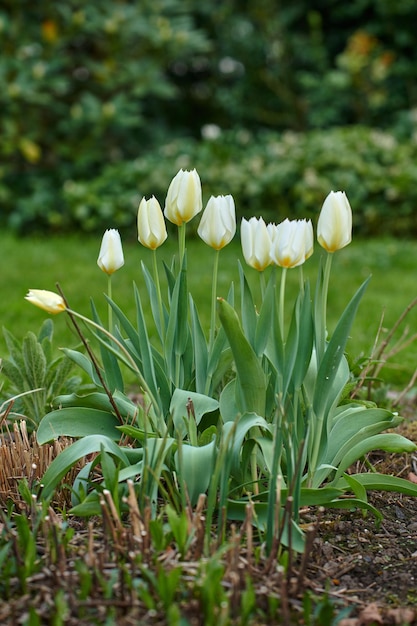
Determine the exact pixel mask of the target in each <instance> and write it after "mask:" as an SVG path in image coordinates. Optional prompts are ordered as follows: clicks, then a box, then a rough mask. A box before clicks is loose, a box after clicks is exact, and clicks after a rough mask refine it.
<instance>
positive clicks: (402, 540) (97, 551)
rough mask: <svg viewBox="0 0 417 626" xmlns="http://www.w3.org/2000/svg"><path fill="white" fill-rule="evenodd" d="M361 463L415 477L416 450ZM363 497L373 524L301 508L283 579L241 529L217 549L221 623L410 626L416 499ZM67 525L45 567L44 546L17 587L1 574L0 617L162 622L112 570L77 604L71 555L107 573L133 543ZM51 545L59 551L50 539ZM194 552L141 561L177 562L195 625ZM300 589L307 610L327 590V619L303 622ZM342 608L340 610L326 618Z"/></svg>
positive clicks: (200, 622) (199, 621) (185, 608)
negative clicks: (295, 549)
mask: <svg viewBox="0 0 417 626" xmlns="http://www.w3.org/2000/svg"><path fill="white" fill-rule="evenodd" d="M416 427H417V422H411V421H408V422H407V423H406V424H405V426H404V427H403V434H405V435H406V436H408V437H409V438H410V439H413V440H414V441H417V428H416ZM369 462H370V463H371V464H372V466H373V467H374V468H375V469H376V470H377V471H378V472H380V473H386V474H390V475H395V476H401V477H403V478H407V479H409V480H411V481H413V482H417V455H398V454H397V455H389V454H384V453H380V454H378V453H377V454H374V455H373V456H371V457H368V459H367V467H368V469H369ZM352 469H353V471H354V472H357V471H364V469H365V468H364V467H361V466H360V465H359V464H358V466H357V467H355V468H352ZM369 501H370V502H371V503H372V504H373V505H374V506H375V507H376V508H377V509H378V510H379V511H380V512H381V513H382V515H383V520H382V522H380V523H378V522H377V521H376V520H375V518H374V517H373V515H372V513H370V512H367V513H366V514H364V512H363V511H341V510H330V509H328V510H326V511H325V512H324V513H322V514H321V513H320V512H318V511H316V510H315V509H309V510H305V511H304V512H303V523H305V524H306V525H307V526H313V527H314V526H315V529H316V534H315V538H314V541H313V543H312V549H311V552H310V554H309V559H308V562H307V563H306V566H305V568H303V565H302V563H301V560H297V559H295V558H294V562H293V564H292V574H291V576H292V577H289V578H285V580H284V579H283V574H282V570H280V569H279V568H277V567H276V564H272V566H270V567H267V566H266V564H265V561H262V559H261V560H260V561H259V560H258V561H256V560H255V559H254V558H253V555H252V556H250V555H248V553H247V551H246V545H247V537H245V536H244V535H243V536H242V538H241V539H242V540H241V541H240V542H238V543H237V544H235V548H233V549H232V550H231V552H230V553H229V554H228V555H227V554H226V555H225V556H224V557H223V558H224V562H225V563H226V569H225V577H224V580H223V584H224V587H225V589H226V590H227V591H228V593H229V598H230V602H231V606H232V616H231V617H230V619H227V620H226V621H221V620H220V613H219V620H218V622H217V623H218V624H220V623H222V624H225V625H226V624H230V625H232V624H233V625H236V626H237V625H241V624H242V625H243V624H250V625H253V626H255V625H256V626H262V625H264V624H265V625H268V626H270V625H274V624H277V625H278V624H284V625H287V624H288V625H290V624H310V625H311V626H323V625H324V624H325V625H327V624H328V625H329V626H330V625H332V624H336V623H337V624H338V626H371V625H374V624H375V625H379V624H398V625H402V626H406V625H409V626H411V625H413V624H415V625H417V498H413V497H406V496H404V495H400V494H396V493H393V492H391V493H379V492H371V493H370V494H369ZM73 524H74V529H75V534H74V537H73V539H72V540H71V542H70V545H69V546H68V547H67V548H66V550H64V551H63V555H62V558H59V559H58V560H56V557H54V558H55V562H54V564H52V565H51V562H52V556H53V555H49V556H48V554H46V552H47V551H46V552H45V555H44V556H43V557H41V558H44V559H45V565H44V567H43V569H42V571H41V572H39V573H38V574H36V575H35V576H33V577H32V578H30V579H28V580H27V585H26V589H25V590H24V591H22V590H21V592H19V585H18V584H17V581H13V580H11V581H10V594H9V597H8V598H7V600H2V599H0V623H1V624H5V625H13V626H14V625H15V624H50V623H51V624H52V623H53V624H66V625H68V626H73V625H74V626H75V625H77V626H79V625H81V624H83V625H90V624H109V623H114V624H120V625H121V626H128V625H129V624H144V625H145V626H147V625H154V624H161V625H168V624H169V623H170V622H169V620H168V621H167V617H166V614H165V612H164V610H163V609H162V608H160V609H158V610H157V611H155V610H152V611H150V610H148V609H147V608H146V607H145V606H144V604H143V602H142V601H141V600H138V599H137V598H135V599H134V600H133V599H132V595H131V594H130V592H128V594H127V595H128V597H126V589H125V588H124V584H123V581H122V580H121V579H120V577H119V578H117V577H116V578H117V580H115V585H114V589H113V595H112V597H111V599H106V598H105V594H104V593H102V592H100V591H99V590H98V588H97V589H94V588H93V589H92V590H91V593H90V596H89V597H86V598H85V599H84V601H83V603H81V604H80V597H79V595H77V591H76V590H77V589H78V588H79V585H80V576H81V575H82V573H80V570H79V568H78V570H77V568H76V567H75V566H74V563H75V561H76V559H77V558H78V559H79V557H81V558H82V559H84V560H85V562H86V566H87V567H88V563H89V560H90V561H91V560H92V559H93V560H95V566H97V565H98V564H99V565H100V567H99V569H101V570H102V572H103V574H105V576H106V577H108V578H109V579H110V578H111V571H112V569H113V571H114V569H115V567H117V563H118V562H120V558H123V559H126V558H127V557H126V555H129V554H132V553H133V552H134V550H135V546H134V542H133V537H132V535H133V533H132V532H131V531H130V532H127V534H126V536H124V537H119V539H120V545H119V546H117V545H115V542H114V541H112V539H111V533H109V532H108V529H107V534H106V532H103V528H102V524H101V522H100V520H98V521H97V524H95V525H94V531H93V533H92V532H90V531H91V529H92V522H91V521H90V522H84V521H81V522H80V521H79V520H78V521H77V520H73ZM113 539H114V537H113ZM57 550H58V552H59V548H58V546H57ZM65 552H66V553H65ZM40 553H41V554H42V546H41V547H40ZM199 558H200V557H199V556H198V555H196V553H195V552H194V553H193V554H192V555H191V556H190V558H189V560H188V562H187V561H186V562H184V561H181V559H180V555H179V554H178V553H176V552H175V550H174V549H172V551H167V552H166V553H165V554H163V555H160V556H158V557H157V559H154V560H153V561H152V558H150V559H149V567H150V568H151V569H152V568H154V567H155V561H158V563H159V564H163V566H164V567H166V568H168V569H169V568H172V567H175V566H177V565H181V567H182V568H183V574H184V576H183V580H185V581H186V582H185V583H182V584H183V585H184V584H185V585H187V584H189V585H191V586H190V587H188V591H189V594H188V599H187V594H185V595H183V599H182V600H181V601H180V606H181V613H182V616H183V618H184V619H182V620H181V622H178V623H181V624H189V625H190V626H204V625H205V622H204V619H203V618H201V615H199V614H200V611H199V596H198V593H197V595H196V594H195V592H194V591H192V585H193V583H192V582H189V583H187V581H193V580H195V577H196V576H197V574H196V573H197V571H198V566H199V565H198V563H199ZM48 559H49V560H48ZM132 563H133V561H132ZM90 565H91V563H90ZM145 566H146V567H147V564H146V563H145ZM132 567H133V566H132ZM131 573H132V574H133V572H131ZM248 573H250V575H251V578H252V581H253V585H254V588H255V592H256V602H257V605H258V607H259V611H258V612H257V616H256V617H254V618H251V617H248V619H246V620H245V621H241V619H240V615H239V613H240V607H241V598H242V591H243V590H244V587H245V581H246V575H247V574H248ZM57 593H58V594H61V596H59V602H60V603H61V604H62V611H63V613H62V620H61V621H60V618H59V617H57V615H56V613H54V611H55V612H56V609H57V606H58V604H59V602H58V601H57V597H58V596H57ZM306 593H308V594H311V597H312V598H313V599H314V600H313V608H314V606H315V604H316V603H317V601H318V600H319V599H320V598H322V597H326V596H327V598H328V600H329V601H330V602H331V603H332V605H333V617H330V618H326V620H324V618H323V620H322V618H320V617H313V616H311V618H310V620H306V619H305V609H303V598H305V596H306ZM271 598H274V599H275V600H276V604H277V609H276V613H275V615H272V616H271V614H269V615H268V610H269V611H270V606H271ZM57 602H58V604H57ZM233 604H234V606H235V608H234V609H233ZM110 609H112V610H113V611H114V620H113V621H111V622H109V621H108V619H109V610H110ZM344 609H345V610H346V611H345V615H344V616H343V617H342V618H341V619H339V620H336V621H332V619H333V618H335V617H337V616H338V615H339V616H340V614H341V613H342V612H343V610H344ZM262 612H263V613H262ZM262 614H264V615H265V619H264V618H263V617H262ZM36 619H38V621H36ZM57 620H58V621H57ZM210 623H213V624H214V623H216V622H214V621H212V622H210Z"/></svg>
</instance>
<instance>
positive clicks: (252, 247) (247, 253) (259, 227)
mask: <svg viewBox="0 0 417 626" xmlns="http://www.w3.org/2000/svg"><path fill="white" fill-rule="evenodd" d="M240 238H241V243H242V252H243V256H244V258H245V261H246V263H247V264H248V265H250V266H251V267H253V268H255V269H256V270H258V272H262V271H263V270H264V269H265V268H266V267H268V265H270V264H271V262H272V259H271V246H272V242H271V230H269V231H268V228H267V226H266V224H265V222H264V220H263V219H262V217H260V218H259V219H257V218H256V217H251V218H250V220H249V221H248V220H245V218H243V219H242V225H241V229H240Z"/></svg>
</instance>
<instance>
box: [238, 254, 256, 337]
mask: <svg viewBox="0 0 417 626" xmlns="http://www.w3.org/2000/svg"><path fill="white" fill-rule="evenodd" d="M238 265H239V276H240V293H241V305H240V306H241V315H242V328H243V332H244V333H245V336H246V338H247V340H248V341H249V343H250V345H251V346H252V347H254V346H255V332H256V326H257V316H256V308H255V303H254V301H253V298H252V292H251V290H250V287H249V284H248V281H247V279H246V276H245V273H244V271H243V268H242V265H241V263H240V262H239V263H238Z"/></svg>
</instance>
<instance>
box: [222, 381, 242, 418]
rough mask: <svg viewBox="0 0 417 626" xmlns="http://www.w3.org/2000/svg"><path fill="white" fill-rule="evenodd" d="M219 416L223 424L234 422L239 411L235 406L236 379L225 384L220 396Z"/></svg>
mask: <svg viewBox="0 0 417 626" xmlns="http://www.w3.org/2000/svg"><path fill="white" fill-rule="evenodd" d="M219 407H220V415H221V417H222V420H223V422H234V421H235V419H236V418H237V416H238V415H239V413H240V411H239V409H238V406H237V404H236V379H233V380H231V381H229V382H228V383H227V385H226V386H225V387H224V388H223V390H222V392H221V394H220V403H219Z"/></svg>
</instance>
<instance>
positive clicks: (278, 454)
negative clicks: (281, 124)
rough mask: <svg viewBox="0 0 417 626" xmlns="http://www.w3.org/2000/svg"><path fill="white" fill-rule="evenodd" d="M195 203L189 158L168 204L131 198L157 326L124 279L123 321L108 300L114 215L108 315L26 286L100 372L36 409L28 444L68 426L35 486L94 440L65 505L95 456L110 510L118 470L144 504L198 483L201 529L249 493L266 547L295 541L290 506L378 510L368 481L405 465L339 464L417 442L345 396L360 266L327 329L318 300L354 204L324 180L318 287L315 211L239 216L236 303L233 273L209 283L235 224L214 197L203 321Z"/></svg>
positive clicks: (184, 495) (234, 515) (240, 506)
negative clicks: (292, 279)
mask: <svg viewBox="0 0 417 626" xmlns="http://www.w3.org/2000/svg"><path fill="white" fill-rule="evenodd" d="M202 208H203V204H202V188H201V182H200V177H199V175H198V174H197V172H196V171H195V170H193V171H182V170H180V171H179V172H178V174H177V175H176V176H175V177H174V179H173V180H172V182H171V184H170V185H169V188H168V192H167V196H166V201H165V207H164V210H162V208H161V205H160V204H159V202H158V200H157V199H156V198H155V197H151V198H150V199H145V198H143V199H142V201H141V203H140V205H139V209H138V216H137V225H138V240H139V242H140V243H141V244H142V245H143V246H145V247H147V248H149V249H150V250H152V251H153V254H152V272H150V271H149V270H148V269H147V268H146V267H145V266H144V265H143V272H144V276H145V283H146V286H147V291H148V298H149V303H150V307H151V310H152V318H153V322H154V324H155V327H156V331H157V340H156V341H153V342H152V341H151V339H150V337H151V332H150V329H149V328H148V325H147V322H146V319H145V316H144V314H143V310H144V305H143V303H142V297H141V294H140V293H139V292H138V290H137V289H136V288H135V289H134V298H135V303H136V308H137V315H136V320H135V323H132V322H131V321H130V320H129V319H127V317H126V316H125V314H124V312H123V310H122V308H121V307H119V306H118V305H117V303H116V302H114V300H113V299H112V294H111V279H112V276H113V274H114V272H115V271H116V270H117V269H119V268H120V267H121V266H122V265H123V263H124V256H123V250H122V243H121V240H120V236H119V234H118V232H117V231H116V230H108V231H106V232H105V234H104V236H103V240H102V245H101V249H100V253H99V258H98V265H99V267H100V268H101V269H102V270H103V271H104V272H105V273H106V274H107V275H108V276H109V283H108V284H109V289H108V294H107V302H108V307H109V321H108V325H107V326H106V327H105V326H104V325H103V324H102V323H101V321H100V320H99V319H98V317H97V315H96V313H95V310H94V309H93V314H92V317H91V319H89V318H86V317H84V316H82V315H80V314H79V313H77V312H76V311H73V310H72V309H71V308H70V306H69V304H68V303H67V301H66V299H65V297H64V294H63V293H62V292H61V293H60V294H55V293H51V292H47V291H43V290H38V289H32V290H30V291H29V293H28V295H27V299H28V300H29V301H30V302H32V303H33V304H35V305H37V306H39V307H40V308H42V309H44V310H45V311H47V312H49V313H53V314H55V313H60V312H62V311H66V312H67V314H68V315H69V316H70V319H71V321H72V323H73V324H74V327H75V328H76V330H77V332H78V333H79V334H80V337H81V339H82V340H83V342H84V345H85V348H86V351H87V354H84V353H80V352H78V351H72V350H66V351H65V352H66V353H67V355H68V356H69V357H70V358H72V359H73V360H74V361H75V362H76V363H77V364H78V365H79V366H80V367H82V368H83V369H84V371H85V372H86V373H87V374H88V375H89V376H90V377H91V379H92V383H93V384H94V385H95V387H96V390H95V391H94V392H93V393H91V394H89V395H88V396H83V397H79V396H74V395H71V396H59V397H58V398H56V401H55V405H56V409H55V410H54V411H52V412H51V413H48V414H47V415H45V417H44V418H43V420H42V421H41V424H40V426H39V429H38V432H37V437H38V441H39V442H40V443H45V442H47V441H50V440H51V439H53V438H56V437H57V436H61V435H66V436H70V437H74V438H76V439H77V441H76V442H75V443H74V444H73V445H72V446H69V447H68V448H67V449H65V450H64V451H63V452H62V453H61V454H60V456H59V457H58V458H57V459H56V461H54V462H53V463H52V465H51V466H50V468H49V469H48V471H47V472H46V474H45V476H44V477H43V481H42V484H43V487H42V491H41V494H42V495H43V497H50V496H51V494H52V493H53V491H54V489H55V488H56V486H57V485H58V484H59V481H60V480H61V479H62V477H63V476H64V474H65V473H66V472H67V470H68V469H69V467H71V466H72V465H74V464H75V463H77V462H79V461H80V459H83V458H85V457H86V456H88V455H90V454H92V453H96V454H95V455H94V461H92V462H90V463H89V464H88V465H87V466H86V467H85V468H83V469H82V470H81V474H82V480H79V481H76V484H75V485H74V496H73V500H74V508H73V511H74V512H76V513H77V514H79V515H90V514H94V513H97V512H99V511H100V496H99V494H100V487H98V486H97V483H96V482H91V483H89V487H88V489H87V490H86V489H85V487H84V484H85V481H86V480H87V479H88V476H89V475H90V473H91V472H92V471H93V469H94V467H95V466H96V465H97V464H98V463H99V462H100V461H101V463H102V464H103V467H104V468H106V472H107V473H108V472H109V471H110V470H109V468H113V469H112V472H113V473H112V476H111V480H110V479H109V477H108V475H106V476H104V478H103V480H104V483H105V484H107V483H109V482H110V483H111V484H112V485H113V494H114V498H116V500H117V498H119V499H118V500H117V502H116V504H117V506H119V507H120V509H122V508H123V498H124V497H125V496H126V497H127V486H126V485H127V481H133V484H134V488H135V490H136V494H137V498H138V501H139V504H140V506H144V503H145V502H148V501H150V502H151V503H152V505H153V507H154V511H155V510H156V507H157V502H158V494H161V493H163V494H165V496H166V494H167V491H168V492H170V493H171V497H172V498H174V500H175V499H177V500H176V502H177V504H178V502H180V501H181V502H183V503H185V502H191V504H192V505H194V504H196V502H197V500H198V498H199V496H200V494H202V493H203V494H207V498H208V499H207V520H208V528H209V530H208V532H210V527H209V526H210V524H209V522H210V520H211V519H212V518H213V515H214V512H215V511H216V510H217V511H218V515H219V516H220V520H219V528H223V521H222V516H223V515H227V517H228V518H230V519H244V518H245V516H246V515H247V507H248V506H249V507H252V509H254V514H253V515H252V519H253V520H255V522H256V524H257V525H258V527H259V528H260V530H261V531H263V532H265V540H266V545H267V548H268V549H269V550H271V549H272V546H273V545H276V544H277V541H278V543H280V542H281V543H284V544H285V543H286V542H288V541H289V536H290V537H291V542H292V545H293V547H295V548H296V549H300V550H302V549H303V541H304V534H303V531H302V529H301V527H300V526H299V525H298V521H299V511H300V508H301V507H302V506H306V505H307V506H308V505H317V504H321V505H324V506H334V507H344V508H347V507H349V506H350V507H362V508H364V509H370V510H372V511H373V513H374V514H375V515H377V516H378V515H379V513H378V511H376V510H375V509H374V507H372V506H371V505H370V504H369V502H368V500H367V496H366V491H367V489H371V488H372V489H396V490H397V491H402V492H404V493H415V494H416V495H417V487H416V486H415V485H411V484H410V483H408V482H407V481H405V480H403V479H400V478H394V477H387V476H382V475H379V474H377V473H376V472H372V473H371V474H367V473H364V474H361V473H359V474H358V473H357V474H351V473H348V471H347V470H348V469H349V467H350V466H352V464H353V463H354V462H355V461H357V460H358V459H360V458H361V457H363V456H364V455H366V454H367V453H368V452H369V451H371V450H374V449H383V450H389V451H393V452H397V451H404V450H406V451H411V450H414V449H415V447H416V446H415V445H414V444H413V443H412V442H410V441H409V440H407V439H405V438H404V437H402V436H401V435H399V434H397V433H395V432H393V431H392V429H393V427H395V426H396V425H397V424H398V423H399V422H400V421H401V418H400V417H398V416H397V415H396V414H394V413H392V412H390V411H388V410H386V409H379V408H378V407H368V406H364V405H362V404H361V403H360V402H358V401H356V402H355V401H351V400H349V399H348V398H346V388H347V385H348V383H349V382H350V379H351V373H350V370H349V365H348V361H347V359H346V356H345V346H346V342H347V339H348V336H349V333H350V332H351V327H352V323H353V320H354V317H355V313H356V310H357V308H358V306H359V303H360V300H361V298H362V296H363V294H364V292H365V289H366V285H367V281H365V283H364V284H363V285H362V286H361V287H360V288H359V289H358V291H357V292H356V294H354V295H353V297H352V299H351V300H350V302H349V303H348V304H347V306H346V309H345V311H344V312H343V314H342V316H341V318H340V320H339V323H338V324H337V325H336V327H335V328H334V329H333V330H332V332H330V331H329V329H328V328H327V322H326V310H327V297H328V289H329V282H330V270H331V261H332V258H333V255H334V253H335V252H337V251H339V250H341V249H342V248H344V247H345V246H346V245H348V244H349V243H350V241H351V238H352V211H351V207H350V205H349V202H348V199H347V197H346V195H345V193H343V192H340V191H339V192H330V193H329V195H328V196H327V198H326V199H325V201H324V204H323V207H322V209H321V212H320V215H319V218H318V225H317V240H318V242H319V244H320V246H321V247H322V248H323V249H324V251H325V253H324V255H323V258H322V260H321V263H320V266H319V270H318V275H317V283H316V287H315V293H314V298H313V297H312V295H311V290H310V285H309V283H308V281H305V280H304V277H303V264H304V263H305V262H306V261H307V260H308V259H309V258H310V257H311V255H312V254H313V248H314V235H313V225H312V223H311V221H308V220H290V219H285V220H283V221H282V222H281V223H279V224H265V222H264V220H263V219H262V218H259V219H257V218H255V217H253V218H251V219H249V220H246V219H242V221H241V226H240V238H241V245H242V252H243V257H244V259H245V261H246V263H247V265H248V266H249V270H248V271H252V269H254V270H256V271H257V272H258V273H259V277H260V285H261V294H262V299H261V303H260V305H258V306H257V307H255V304H254V300H253V297H252V293H251V290H250V287H249V283H248V281H247V279H246V276H245V271H244V270H243V268H242V267H240V266H239V277H240V283H239V284H240V292H241V310H240V314H239V313H238V312H237V310H236V308H235V303H234V290H233V288H231V289H230V290H229V293H228V294H227V297H226V298H220V297H218V294H217V275H218V265H219V255H220V252H221V250H222V249H223V248H224V247H225V246H226V245H228V244H229V243H230V242H231V241H232V239H233V237H234V236H235V233H236V212H235V204H234V200H233V198H232V196H230V195H221V196H217V197H211V198H210V199H209V200H208V202H207V205H206V207H205V209H204V212H203V214H202V217H201V220H200V223H199V226H198V229H197V232H198V235H199V236H200V237H201V239H202V240H203V241H204V242H205V243H206V244H207V245H209V246H211V247H212V248H213V249H214V262H213V279H212V292H211V303H210V304H211V316H210V328H209V329H204V328H203V327H202V324H201V321H200V316H199V313H198V309H197V305H196V303H195V302H194V300H193V297H192V294H189V293H188V288H187V274H188V272H189V271H190V270H189V269H188V266H187V254H186V225H187V223H188V222H190V221H191V220H192V219H193V218H194V217H195V216H196V215H198V214H199V213H200V212H201V211H202ZM165 218H166V219H167V220H169V221H170V222H172V223H173V224H175V225H176V226H177V227H178V244H179V253H178V257H177V263H176V264H175V265H174V264H173V265H172V267H171V268H167V267H166V268H165V272H166V277H167V284H168V294H167V297H166V298H164V297H163V296H162V290H161V284H160V279H159V270H158V263H157V250H158V248H159V247H160V246H161V245H163V243H164V242H165V240H166V238H167V229H166V225H165ZM270 266H272V268H271V269H270V270H268V272H266V270H267V268H269V267H270ZM288 270H294V271H298V272H299V278H300V288H299V293H298V295H297V298H296V299H295V301H294V302H293V303H292V306H291V308H290V309H289V310H290V311H291V314H290V315H289V314H288V304H287V303H286V299H285V292H286V275H287V272H288ZM278 272H280V273H278ZM279 276H280V280H279V282H278V277H279ZM284 317H288V318H289V323H288V324H284ZM80 319H81V320H82V321H83V322H85V323H86V324H87V326H89V327H90V328H91V331H92V333H93V336H94V338H95V339H96V340H97V345H98V346H99V349H100V355H101V359H100V360H99V359H98V358H97V357H96V355H95V354H93V353H92V350H91V346H90V342H88V341H86V340H85V338H84V335H83V331H82V330H81V328H80V326H79V325H78V320H80ZM121 364H122V365H123V366H124V367H127V368H129V369H130V370H131V371H132V372H133V373H134V375H135V376H136V379H137V383H138V387H139V390H140V402H137V401H134V400H132V398H131V397H129V396H128V395H127V393H126V390H125V388H124V382H123V374H122V370H121ZM387 429H391V430H390V432H389V433H386V432H385V431H386V430H387ZM126 438H127V439H128V441H129V446H126ZM109 458H111V459H112V461H111V463H110V462H109V460H108V459H109ZM162 474H163V475H164V485H165V486H164V489H163V490H162V492H161V476H162ZM112 481H113V482H112ZM167 484H168V485H169V488H168V490H167V486H166V485H167ZM116 487H117V488H116ZM175 493H176V494H177V495H173V494H175ZM115 494H117V497H116V495H115ZM290 496H291V498H290ZM289 503H291V504H289ZM219 532H221V531H219Z"/></svg>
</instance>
